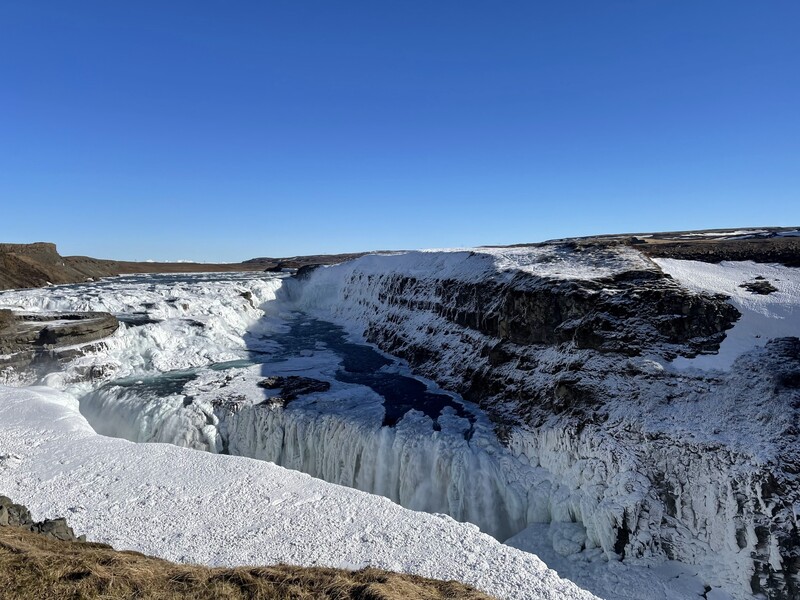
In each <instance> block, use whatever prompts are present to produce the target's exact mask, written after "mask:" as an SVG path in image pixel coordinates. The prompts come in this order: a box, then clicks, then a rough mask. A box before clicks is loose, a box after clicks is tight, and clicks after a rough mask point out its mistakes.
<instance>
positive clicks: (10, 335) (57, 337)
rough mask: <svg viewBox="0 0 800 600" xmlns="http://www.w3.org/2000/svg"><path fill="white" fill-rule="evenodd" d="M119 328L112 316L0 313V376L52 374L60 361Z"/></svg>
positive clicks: (87, 348) (81, 352)
mask: <svg viewBox="0 0 800 600" xmlns="http://www.w3.org/2000/svg"><path fill="white" fill-rule="evenodd" d="M118 328H119V321H118V320H117V318H116V317H115V316H114V315H111V314H109V313H101V312H83V313H14V312H12V311H10V310H2V311H0V376H1V377H2V378H3V379H11V374H12V373H13V372H16V373H26V374H27V376H28V377H29V378H30V377H34V378H35V377H38V376H39V375H41V374H44V373H46V372H49V371H52V370H54V369H56V368H57V367H58V364H59V363H60V362H63V361H66V360H69V359H72V358H75V357H76V356H80V355H82V354H83V353H85V352H87V351H89V350H90V349H92V347H93V343H95V342H98V341H99V340H102V339H103V338H106V337H108V336H110V335H112V334H113V333H114V332H115V331H116V330H117V329H118Z"/></svg>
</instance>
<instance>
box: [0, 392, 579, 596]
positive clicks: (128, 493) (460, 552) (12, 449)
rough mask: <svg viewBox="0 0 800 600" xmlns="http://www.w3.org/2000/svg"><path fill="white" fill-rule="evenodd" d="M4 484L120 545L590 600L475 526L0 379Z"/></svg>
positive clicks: (206, 559)
mask: <svg viewBox="0 0 800 600" xmlns="http://www.w3.org/2000/svg"><path fill="white" fill-rule="evenodd" d="M0 492H1V493H3V494H5V495H8V496H9V497H11V498H12V499H14V500H15V501H16V502H21V503H24V504H26V505H27V506H28V507H30V509H31V511H32V513H33V516H34V518H36V519H42V518H45V517H54V516H67V517H68V518H69V520H70V524H71V525H72V526H73V528H74V529H75V531H76V532H77V533H85V534H86V535H87V537H88V538H89V539H91V540H96V541H101V542H106V543H110V544H112V545H114V546H115V547H116V548H118V549H132V550H137V551H139V552H144V553H147V554H152V555H155V556H159V557H162V558H166V559H169V560H174V561H180V562H191V563H198V564H206V565H228V566H232V565H246V564H275V563H280V562H285V563H290V564H300V565H323V566H332V567H342V568H359V567H363V566H366V565H370V566H374V567H379V568H385V569H391V570H395V571H401V572H408V573H415V574H418V575H423V576H426V577H434V578H438V579H456V580H459V581H463V582H465V583H469V584H472V585H474V586H476V587H478V588H480V589H482V590H484V591H486V592H488V593H490V594H494V595H497V596H498V597H500V598H519V599H531V600H533V599H544V598H547V599H556V598H560V599H579V598H580V599H584V598H585V599H589V598H593V597H594V596H592V595H591V594H589V593H588V592H585V591H583V590H580V589H579V588H577V587H576V586H575V585H574V584H572V583H571V582H569V581H566V580H563V579H560V578H559V577H558V576H557V575H556V574H555V572H553V571H551V570H549V569H547V567H546V566H545V565H544V563H542V562H541V561H540V560H539V559H538V558H537V557H536V556H534V555H532V554H529V553H526V552H522V551H519V550H516V549H514V548H511V547H508V546H504V545H502V544H500V543H498V542H497V541H496V540H494V539H493V538H491V537H490V536H488V535H485V534H482V533H480V532H479V531H478V530H477V528H476V527H475V526H473V525H468V524H462V523H457V522H456V521H454V520H452V519H451V518H449V517H446V516H443V515H431V514H426V513H417V512H413V511H410V510H406V509H403V508H401V507H399V506H397V505H395V504H393V503H392V502H390V501H389V500H387V499H385V498H381V497H378V496H372V495H369V494H365V493H362V492H358V491H356V490H352V489H349V488H344V487H340V486H337V485H332V484H328V483H325V482H322V481H320V480H317V479H313V478H311V477H309V476H308V475H303V474H301V473H297V472H294V471H288V470H286V469H283V468H281V467H278V466H276V465H273V464H271V463H267V462H264V461H257V460H251V459H247V458H241V457H234V456H220V455H213V454H209V453H204V452H195V451H191V450H186V449H182V448H178V447H176V446H172V445H166V444H164V445H162V444H132V443H130V442H126V441H124V440H119V439H114V438H105V437H102V436H99V435H97V434H95V433H94V432H93V430H92V428H91V427H90V426H89V424H88V423H87V422H86V421H85V419H84V418H83V417H82V416H81V415H80V414H79V413H78V412H77V410H76V407H75V405H74V399H73V398H71V397H70V396H67V395H64V394H62V393H60V392H57V391H54V390H52V389H49V388H28V389H15V388H6V387H0Z"/></svg>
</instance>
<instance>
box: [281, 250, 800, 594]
mask: <svg viewBox="0 0 800 600" xmlns="http://www.w3.org/2000/svg"><path fill="white" fill-rule="evenodd" d="M284 291H285V293H286V294H287V295H288V296H289V297H290V298H291V299H292V300H293V301H295V302H296V303H297V304H298V306H302V307H303V309H304V310H309V311H312V312H313V311H318V313H319V314H327V315H331V314H332V315H333V316H334V318H335V319H336V320H337V321H338V322H340V323H342V324H343V325H345V326H346V327H349V328H350V329H351V331H353V332H354V333H355V334H357V335H359V334H363V335H364V336H365V337H366V338H367V339H368V340H369V341H371V342H373V343H375V344H377V345H378V346H379V347H380V348H381V349H383V350H385V351H388V352H391V353H393V354H396V355H398V356H401V357H403V358H405V359H406V360H408V362H409V363H410V365H411V366H412V367H413V368H414V369H415V370H416V371H417V372H419V373H421V374H423V375H425V376H426V377H429V378H431V379H433V380H435V381H437V382H438V383H439V384H440V385H442V386H444V387H447V388H449V389H453V390H455V391H458V392H460V393H461V394H462V395H463V396H464V397H465V398H467V399H471V400H473V401H474V402H476V403H477V404H479V405H480V406H481V408H483V409H484V410H485V411H487V413H488V414H489V415H490V416H491V418H492V419H493V420H494V421H495V426H496V430H497V433H498V435H499V437H500V438H501V439H503V440H504V441H505V444H506V445H507V446H508V447H509V448H510V449H512V451H513V452H514V453H515V455H516V456H517V458H518V459H519V460H521V461H524V462H525V463H526V464H530V465H534V466H538V467H542V468H544V469H547V470H548V471H549V472H551V473H552V474H553V480H552V484H551V485H550V487H548V488H547V489H545V487H546V486H545V487H542V486H539V489H536V490H530V491H529V496H530V494H534V495H536V494H538V495H541V496H543V497H544V498H545V502H544V505H543V504H542V503H541V502H539V503H536V502H531V503H529V506H534V505H535V506H539V507H541V506H545V507H547V506H549V507H551V508H549V509H548V508H545V509H544V512H543V513H542V514H540V515H539V516H538V517H537V516H535V515H533V516H530V515H529V517H530V518H529V519H528V521H529V522H531V521H534V522H535V521H537V520H543V521H548V520H549V521H576V522H578V523H582V525H583V527H584V528H585V530H586V538H585V539H586V541H585V542H584V544H585V547H587V548H588V547H594V546H597V547H600V548H602V550H603V551H604V552H605V553H606V554H607V555H608V556H609V557H612V558H613V557H617V558H620V557H625V558H626V559H627V560H633V561H645V562H647V561H648V560H653V559H658V560H663V559H675V560H680V561H683V562H687V563H690V564H695V565H697V566H698V568H699V569H700V570H701V572H703V573H704V575H705V576H706V577H707V580H708V581H723V580H726V581H728V582H731V581H736V582H738V583H737V584H736V586H737V587H736V589H738V590H740V591H739V593H746V592H745V591H749V592H752V593H763V594H765V595H767V596H768V597H770V598H792V597H797V595H798V594H800V587H798V567H799V566H800V564H799V563H798V560H799V559H798V557H800V543H799V538H798V528H797V518H796V514H797V510H796V507H797V506H798V505H800V504H798V501H800V495H798V490H799V489H800V484H799V483H798V480H797V473H798V472H799V471H800V456H798V452H797V450H796V449H797V443H796V442H797V433H798V430H797V425H796V423H797V422H798V421H797V418H798V416H799V415H798V409H799V408H800V390H799V388H800V352H799V350H800V341H798V340H797V338H785V339H774V340H771V341H769V342H768V343H766V345H763V346H760V347H754V348H752V349H750V350H749V351H747V352H745V353H744V354H743V355H742V356H741V357H740V358H739V359H738V361H737V362H736V363H735V364H734V367H733V368H732V369H730V370H728V371H723V370H711V371H699V370H694V371H692V370H689V371H680V370H677V369H675V368H672V367H671V366H670V361H671V360H672V359H675V358H676V357H684V358H689V357H694V356H697V355H703V354H707V353H714V352H715V351H716V350H717V349H718V348H719V345H720V343H721V342H722V341H723V340H724V339H725V336H726V331H728V330H730V328H731V327H733V326H734V324H735V323H736V322H737V319H738V318H739V316H740V315H739V311H738V310H737V309H736V308H735V307H734V306H733V305H731V304H730V303H728V302H727V301H726V297H725V296H721V295H718V294H703V293H696V292H691V291H689V290H688V289H686V288H685V287H683V286H681V285H679V283H678V282H677V281H675V280H674V279H673V278H672V277H670V276H669V275H668V274H666V273H665V272H664V271H662V270H661V269H660V268H659V266H658V265H656V264H655V263H653V262H651V261H650V260H648V259H647V258H645V257H644V256H643V255H642V254H640V253H639V252H637V251H635V250H633V249H631V248H629V247H626V246H624V245H618V244H614V243H592V244H575V243H562V244H551V245H545V246H541V247H539V248H527V249H507V248H506V249H485V250H478V251H475V252H449V253H418V254H413V255H409V254H405V255H395V256H381V257H365V258H363V259H359V260H357V261H354V262H351V263H348V264H346V265H342V266H339V267H334V268H330V269H322V270H319V271H317V272H314V273H312V274H311V275H310V277H308V278H307V279H306V280H304V281H302V282H296V283H294V284H293V285H292V284H290V285H288V286H286V288H285V290H284ZM565 494H566V496H564V495H565ZM556 496H558V498H556ZM562 496H563V497H562ZM548 498H549V500H547V499H548ZM529 500H530V498H529ZM556 506H557V507H558V510H557V511H556V512H554V510H553V507H556ZM556 513H557V514H556ZM742 597H745V596H742Z"/></svg>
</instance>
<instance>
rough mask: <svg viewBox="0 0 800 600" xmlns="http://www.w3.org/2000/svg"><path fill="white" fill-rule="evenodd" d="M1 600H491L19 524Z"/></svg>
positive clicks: (2, 561)
mask: <svg viewBox="0 0 800 600" xmlns="http://www.w3.org/2000/svg"><path fill="white" fill-rule="evenodd" d="M0 598H9V599H10V598H14V599H19V600H34V599H35V600H41V599H43V598H48V599H54V600H61V599H63V600H67V599H78V598H80V599H84V598H131V599H133V598H136V599H154V600H155V599H158V600H161V599H164V600H167V599H169V600H173V599H178V598H181V599H198V600H199V599H201V598H202V599H207V598H218V599H222V600H234V599H237V600H238V599H245V598H247V599H269V600H272V599H287V600H288V599H303V600H305V599H311V598H329V599H335V600H347V599H359V600H400V599H412V600H413V599H419V600H423V599H424V600H429V599H430V600H435V599H436V600H440V599H441V600H443V599H447V598H460V599H461V598H463V599H466V600H479V599H489V598H490V597H489V596H487V595H485V594H483V593H482V592H479V591H477V590H475V589H473V588H471V587H469V586H466V585H464V584H461V583H457V582H452V581H450V582H445V581H435V580H431V579H425V578H423V577H417V576H414V575H403V574H398V573H390V572H387V571H381V570H378V569H362V570H360V571H344V570H339V569H328V568H317V567H293V566H287V565H278V566H273V567H238V568H208V567H201V566H193V565H180V564H174V563H170V562H168V561H165V560H161V559H158V558H153V557H150V556H145V555H143V554H139V553H136V552H118V551H116V550H114V549H113V548H111V547H110V546H107V545H105V544H95V543H88V542H64V541H60V540H55V539H50V538H48V537H45V536H43V535H40V534H37V533H31V532H29V531H25V530H24V529H22V528H19V527H0Z"/></svg>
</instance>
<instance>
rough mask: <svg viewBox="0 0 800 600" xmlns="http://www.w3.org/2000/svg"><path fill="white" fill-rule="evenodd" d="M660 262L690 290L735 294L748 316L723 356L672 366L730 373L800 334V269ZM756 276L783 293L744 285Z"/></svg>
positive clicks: (732, 296)
mask: <svg viewBox="0 0 800 600" xmlns="http://www.w3.org/2000/svg"><path fill="white" fill-rule="evenodd" d="M654 261H655V263H656V264H658V265H659V267H661V269H662V270H664V272H666V273H668V274H669V275H671V276H672V277H674V278H675V279H676V280H677V281H678V282H679V283H680V284H681V285H683V286H685V287H687V288H689V289H690V290H693V291H696V292H707V293H713V294H725V295H726V296H729V297H730V302H731V303H732V304H733V305H734V306H735V307H736V308H737V309H738V310H739V311H740V312H741V313H742V317H741V318H740V319H739V320H738V321H737V322H736V324H735V325H734V326H733V328H732V329H731V330H729V331H728V332H727V333H726V337H725V340H724V341H723V342H722V345H721V346H720V349H719V352H718V353H716V354H705V355H700V356H697V357H695V358H691V359H687V358H682V357H679V358H677V359H675V360H674V361H673V362H672V363H671V364H672V365H673V366H674V367H676V368H679V369H685V368H696V369H706V370H708V369H724V370H727V369H730V367H731V365H732V364H733V362H734V360H735V359H736V358H737V357H738V356H739V355H741V354H742V353H743V352H746V351H748V350H751V349H752V348H754V347H756V346H763V345H764V344H765V343H766V342H767V340H769V339H771V338H775V337H787V336H800V269H796V268H791V267H785V266H782V265H775V264H763V263H754V262H752V261H741V262H739V261H736V262H721V263H719V264H712V263H704V262H698V261H691V260H678V259H671V258H657V259H654ZM756 278H763V280H764V281H767V282H769V283H770V284H772V285H773V286H774V287H775V288H777V291H776V292H772V293H771V294H768V295H761V294H754V293H753V292H750V291H748V290H747V289H745V288H742V287H741V285H742V284H743V283H746V282H752V281H756Z"/></svg>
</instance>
